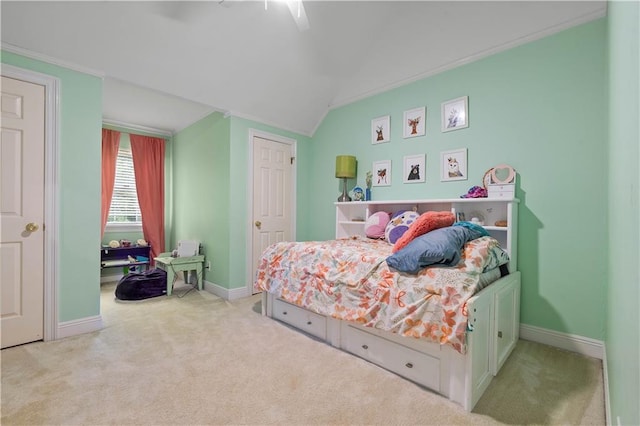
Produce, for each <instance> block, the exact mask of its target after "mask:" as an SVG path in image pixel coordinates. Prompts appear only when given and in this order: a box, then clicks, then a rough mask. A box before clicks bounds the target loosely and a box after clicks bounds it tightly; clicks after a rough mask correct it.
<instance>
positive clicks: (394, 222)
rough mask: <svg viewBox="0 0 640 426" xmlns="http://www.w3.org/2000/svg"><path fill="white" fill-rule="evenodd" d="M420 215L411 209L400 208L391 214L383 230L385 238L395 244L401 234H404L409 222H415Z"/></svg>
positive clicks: (409, 224)
mask: <svg viewBox="0 0 640 426" xmlns="http://www.w3.org/2000/svg"><path fill="white" fill-rule="evenodd" d="M419 217H420V215H419V214H418V213H416V212H414V211H411V210H400V211H398V212H395V213H394V214H393V216H391V220H390V221H389V223H388V224H387V228H386V229H385V231H384V237H385V239H386V240H387V241H388V242H390V243H391V244H395V242H396V241H398V239H399V238H400V237H402V234H404V233H405V232H406V231H407V230H408V229H409V227H410V226H411V224H412V223H413V222H415V221H416V220H417V219H418V218H419Z"/></svg>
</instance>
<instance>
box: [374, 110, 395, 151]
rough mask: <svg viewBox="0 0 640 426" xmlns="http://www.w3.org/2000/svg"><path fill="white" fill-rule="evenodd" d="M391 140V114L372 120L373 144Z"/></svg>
mask: <svg viewBox="0 0 640 426" xmlns="http://www.w3.org/2000/svg"><path fill="white" fill-rule="evenodd" d="M389 141H391V116H390V115H384V116H382V117H378V118H374V119H373V120H371V143H372V144H373V145H375V144H379V143H384V142H389Z"/></svg>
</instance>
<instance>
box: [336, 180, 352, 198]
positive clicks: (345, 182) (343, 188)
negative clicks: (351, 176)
mask: <svg viewBox="0 0 640 426" xmlns="http://www.w3.org/2000/svg"><path fill="white" fill-rule="evenodd" d="M338 201H339V202H345V201H351V197H349V194H348V193H347V178H342V195H341V196H339V197H338Z"/></svg>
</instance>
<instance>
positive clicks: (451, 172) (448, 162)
mask: <svg viewBox="0 0 640 426" xmlns="http://www.w3.org/2000/svg"><path fill="white" fill-rule="evenodd" d="M467 179H468V176H467V148H461V149H454V150H451V151H442V152H441V153H440V181H441V182H449V181H454V180H467Z"/></svg>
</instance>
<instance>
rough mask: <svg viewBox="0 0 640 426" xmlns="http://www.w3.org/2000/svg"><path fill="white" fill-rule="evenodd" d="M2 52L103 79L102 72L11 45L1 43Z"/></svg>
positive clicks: (103, 74)
mask: <svg viewBox="0 0 640 426" xmlns="http://www.w3.org/2000/svg"><path fill="white" fill-rule="evenodd" d="M2 50H4V51H6V52H10V53H15V54H16V55H20V56H24V57H26V58H29V59H35V60H36V61H41V62H46V63H48V64H51V65H57V66H59V67H63V68H67V69H70V70H72V71H77V72H80V73H83V74H89V75H92V76H94V77H98V78H102V79H104V77H105V73H104V72H102V71H98V70H94V69H92V68H87V67H84V66H81V65H78V64H74V63H72V62H67V61H63V60H61V59H58V58H54V57H53V56H48V55H45V54H42V53H38V52H34V51H32V50H28V49H23V48H22V47H18V46H14V45H13V44H9V43H5V42H2Z"/></svg>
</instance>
